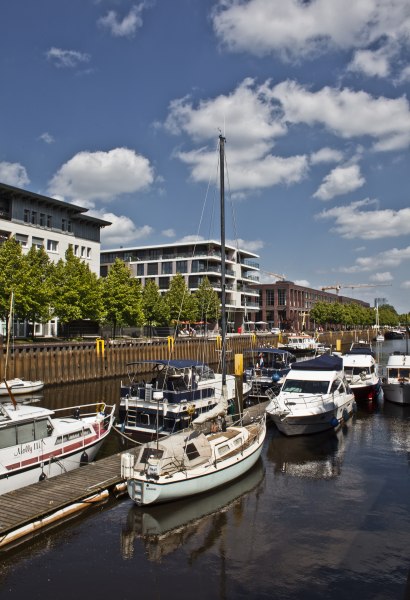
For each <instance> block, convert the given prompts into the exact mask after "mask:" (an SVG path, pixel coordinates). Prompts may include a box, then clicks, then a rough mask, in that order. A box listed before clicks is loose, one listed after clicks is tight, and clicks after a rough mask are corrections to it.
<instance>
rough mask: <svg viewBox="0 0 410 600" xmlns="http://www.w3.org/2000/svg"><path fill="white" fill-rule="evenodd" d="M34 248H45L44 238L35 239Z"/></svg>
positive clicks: (33, 241)
mask: <svg viewBox="0 0 410 600" xmlns="http://www.w3.org/2000/svg"><path fill="white" fill-rule="evenodd" d="M32 246H34V247H35V248H42V247H43V246H44V240H43V238H37V237H33V239H32Z"/></svg>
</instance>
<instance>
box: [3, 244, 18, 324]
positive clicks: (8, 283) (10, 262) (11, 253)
mask: <svg viewBox="0 0 410 600" xmlns="http://www.w3.org/2000/svg"><path fill="white" fill-rule="evenodd" d="M22 261H23V253H22V249H21V246H20V244H19V243H18V242H17V241H16V240H15V238H14V237H11V238H9V239H8V240H6V241H5V242H3V244H1V245H0V319H1V320H3V321H5V322H6V323H7V320H8V316H9V312H10V297H11V293H12V292H14V294H15V296H16V295H17V296H18V286H19V284H20V277H21V272H22Z"/></svg>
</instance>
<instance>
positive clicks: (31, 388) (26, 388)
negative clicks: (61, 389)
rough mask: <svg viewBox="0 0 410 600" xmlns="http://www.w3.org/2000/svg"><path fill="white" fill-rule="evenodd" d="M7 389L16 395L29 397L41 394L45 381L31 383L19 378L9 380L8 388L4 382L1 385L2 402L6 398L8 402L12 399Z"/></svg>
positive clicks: (0, 396)
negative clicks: (37, 393)
mask: <svg viewBox="0 0 410 600" xmlns="http://www.w3.org/2000/svg"><path fill="white" fill-rule="evenodd" d="M7 387H8V388H9V389H10V390H11V391H12V392H13V394H14V395H29V394H35V393H36V392H40V391H41V390H42V389H43V387H44V381H40V380H38V381H29V380H27V379H20V378H19V377H15V378H14V379H7V386H6V384H5V382H4V381H3V382H1V383H0V402H1V401H2V397H5V398H6V399H7V401H9V399H10V398H9V392H8V389H7Z"/></svg>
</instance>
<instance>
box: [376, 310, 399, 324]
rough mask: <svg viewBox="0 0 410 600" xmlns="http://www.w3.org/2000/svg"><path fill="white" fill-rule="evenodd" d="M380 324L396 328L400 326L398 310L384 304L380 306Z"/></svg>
mask: <svg viewBox="0 0 410 600" xmlns="http://www.w3.org/2000/svg"><path fill="white" fill-rule="evenodd" d="M379 322H380V325H382V326H383V325H390V326H391V327H394V326H396V325H398V324H399V322H400V318H399V315H398V314H397V312H396V309H395V308H394V307H393V306H391V305H390V304H382V305H381V306H379Z"/></svg>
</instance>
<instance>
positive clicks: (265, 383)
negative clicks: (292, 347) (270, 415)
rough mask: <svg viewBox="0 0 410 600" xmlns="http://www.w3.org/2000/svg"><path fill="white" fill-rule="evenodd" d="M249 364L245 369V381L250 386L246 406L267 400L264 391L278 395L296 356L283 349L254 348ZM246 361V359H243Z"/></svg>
mask: <svg viewBox="0 0 410 600" xmlns="http://www.w3.org/2000/svg"><path fill="white" fill-rule="evenodd" d="M247 354H248V355H249V354H250V355H251V357H252V358H251V364H250V365H249V366H248V367H246V369H245V380H246V382H247V383H248V384H250V385H251V389H250V392H249V395H248V397H247V399H246V400H245V403H246V404H249V405H252V404H254V403H255V402H260V401H264V400H268V396H267V394H266V390H268V389H270V390H273V391H274V392H275V393H276V394H277V393H279V390H280V386H281V383H282V379H283V377H284V376H285V375H286V373H288V372H289V370H290V367H291V364H292V363H293V362H295V361H296V356H295V355H294V354H292V353H291V352H289V351H288V350H285V349H284V348H263V347H262V348H255V349H254V350H251V351H250V352H249V353H247ZM245 360H246V357H245Z"/></svg>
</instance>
